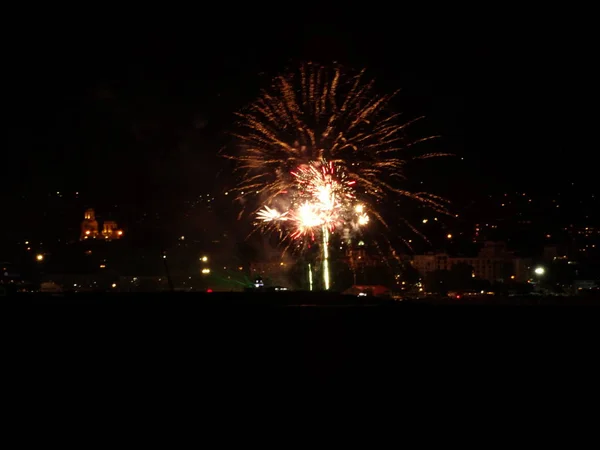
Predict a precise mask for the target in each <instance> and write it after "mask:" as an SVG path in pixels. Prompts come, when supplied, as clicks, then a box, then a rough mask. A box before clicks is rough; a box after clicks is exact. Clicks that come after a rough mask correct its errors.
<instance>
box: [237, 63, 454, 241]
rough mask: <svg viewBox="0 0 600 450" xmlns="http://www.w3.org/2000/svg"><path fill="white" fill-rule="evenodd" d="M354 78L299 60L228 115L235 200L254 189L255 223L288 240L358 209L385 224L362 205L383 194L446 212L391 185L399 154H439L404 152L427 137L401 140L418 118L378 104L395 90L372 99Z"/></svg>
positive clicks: (346, 218) (436, 202)
mask: <svg viewBox="0 0 600 450" xmlns="http://www.w3.org/2000/svg"><path fill="white" fill-rule="evenodd" d="M363 79H364V71H361V72H359V73H358V74H356V75H353V76H349V77H346V76H345V75H344V74H343V73H342V70H341V68H340V67H339V66H334V67H331V68H326V67H322V66H319V65H315V64H305V65H302V66H301V67H300V69H299V71H298V72H293V73H289V74H286V75H281V76H278V77H276V78H275V79H274V80H273V83H272V85H271V88H270V89H266V90H263V91H261V94H260V96H259V97H258V99H257V100H256V101H255V102H254V103H252V104H251V105H250V106H249V107H248V108H247V109H246V110H245V111H243V112H241V113H239V114H238V115H239V117H240V125H241V131H240V132H239V133H237V134H236V136H237V138H238V139H239V142H240V144H241V153H240V154H238V155H236V156H230V158H231V159H234V160H236V161H237V163H238V165H237V170H239V171H242V173H243V181H242V182H241V183H240V185H239V186H238V188H237V190H238V192H239V193H240V195H239V197H238V198H240V197H242V196H247V195H255V196H258V200H259V201H260V202H261V203H262V204H263V205H265V206H264V207H262V209H260V210H259V211H258V213H257V219H258V220H259V226H260V227H262V229H269V228H272V229H278V230H280V232H281V230H282V229H283V228H285V229H287V230H289V232H288V236H290V237H292V238H295V239H298V238H302V237H310V238H311V239H314V236H315V233H316V234H319V233H320V234H321V235H323V241H324V242H325V237H326V239H327V240H328V239H329V234H330V233H332V232H334V231H335V229H336V228H337V227H339V226H340V225H341V224H343V223H350V222H351V223H353V224H354V225H355V226H359V227H362V226H366V225H367V224H368V223H369V215H368V214H367V209H368V212H369V213H370V214H371V215H372V216H373V217H374V218H376V219H377V220H378V221H379V222H381V223H382V224H384V225H385V226H387V224H386V222H385V220H384V218H383V217H382V216H381V215H380V214H379V213H378V212H377V211H376V210H375V209H374V208H373V207H368V205H374V204H376V203H377V202H379V201H380V200H382V199H383V198H384V197H386V196H388V195H390V194H394V195H400V196H404V197H408V198H411V199H413V200H416V201H418V202H422V203H424V204H425V205H427V206H428V207H430V208H432V209H434V210H435V211H438V212H442V213H445V212H447V210H446V205H447V204H446V202H445V200H443V199H441V198H439V197H437V196H435V195H431V194H428V193H424V192H410V191H408V190H404V189H399V188H397V187H395V186H396V185H397V184H398V183H397V182H394V178H399V179H404V175H403V173H402V170H403V168H404V166H405V164H406V163H407V162H408V161H409V160H414V159H424V158H431V157H436V156H442V155H443V154H441V153H429V154H424V155H420V156H409V150H411V148H412V147H414V146H415V145H416V144H418V143H420V142H423V141H426V140H429V139H432V138H433V137H428V138H424V139H419V140H410V139H408V138H407V136H406V129H407V127H409V126H410V125H411V124H412V123H414V122H415V121H417V120H419V119H420V118H417V119H414V120H411V121H409V122H405V123H398V120H399V116H400V115H399V114H392V113H389V112H388V110H387V106H388V104H389V102H390V100H391V99H392V98H393V97H394V95H396V93H393V94H391V95H377V94H375V93H374V92H373V89H372V88H373V81H366V82H365V81H364V80H363ZM275 202H279V203H278V204H279V205H282V203H281V202H283V206H280V207H279V208H276V207H274V206H272V205H273V204H274V203H275ZM280 210H281V212H280ZM411 228H412V229H413V230H414V231H417V230H416V229H415V228H414V227H412V226H411ZM324 245H325V244H324ZM325 250H326V246H325Z"/></svg>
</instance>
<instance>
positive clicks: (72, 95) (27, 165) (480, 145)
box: [2, 18, 590, 209]
mask: <svg viewBox="0 0 600 450" xmlns="http://www.w3.org/2000/svg"><path fill="white" fill-rule="evenodd" d="M357 19H358V18H357ZM358 20H359V22H358V23H360V19H358ZM364 20H365V21H366V22H365V26H356V23H357V22H356V21H355V22H352V23H349V22H347V21H344V20H339V21H338V22H337V23H336V22H329V21H327V20H323V21H322V22H321V23H315V21H298V23H295V22H294V23H289V24H286V27H282V26H281V24H278V23H277V22H268V23H269V24H270V26H269V25H264V26H262V25H261V26H256V25H254V24H253V23H252V20H250V19H248V23H245V24H244V22H243V21H241V24H242V25H239V26H238V25H236V26H233V25H230V26H229V27H228V28H226V29H219V28H218V27H217V28H216V29H217V30H219V31H215V28H214V27H213V28H210V29H208V28H203V29H199V28H202V27H196V28H187V27H184V26H182V27H181V30H179V32H177V33H173V30H172V28H169V29H168V30H167V29H165V30H164V31H160V30H161V27H148V26H146V27H144V28H145V29H140V30H135V31H134V30H131V29H128V28H127V27H124V26H122V25H121V26H115V27H112V26H111V25H110V23H105V24H103V25H95V26H93V27H90V28H88V27H87V26H86V25H81V24H80V25H78V26H77V27H70V26H64V27H62V28H61V30H60V33H59V32H56V33H43V32H41V31H39V32H38V34H36V39H31V40H24V39H23V40H21V41H20V42H19V45H18V46H15V47H14V48H12V49H11V51H10V52H9V54H10V58H11V60H12V61H13V62H14V63H13V64H12V68H11V70H10V74H9V79H10V82H9V83H7V84H6V85H5V89H6V90H7V94H8V95H7V97H6V98H7V101H6V104H5V107H7V108H8V110H9V111H10V118H9V119H8V133H7V138H8V150H7V151H6V152H5V156H4V158H3V159H4V169H5V170H4V176H5V177H6V179H7V181H8V184H7V185H8V186H10V187H9V189H8V190H3V193H2V195H3V197H4V198H3V200H4V201H5V202H7V201H8V202H9V203H8V204H12V205H13V206H14V205H15V203H14V201H15V199H19V198H20V199H23V200H25V199H27V202H26V203H27V205H28V207H36V206H35V205H36V201H37V200H36V199H37V198H42V197H43V196H44V195H46V193H48V192H55V191H60V192H79V193H80V196H84V197H85V198H86V199H87V200H86V201H87V202H88V203H89V204H90V205H92V206H99V205H103V204H106V205H109V204H111V203H113V202H115V203H116V202H117V199H118V202H119V203H120V204H126V205H130V206H131V207H136V208H141V209H143V208H149V207H160V205H164V204H168V203H169V202H170V201H171V200H172V199H173V198H179V197H181V196H186V195H190V196H194V195H196V194H197V193H202V192H204V191H215V190H219V189H224V188H226V187H227V186H229V185H231V183H232V182H233V181H232V179H231V176H230V173H229V172H230V168H229V167H230V166H229V165H228V163H227V162H226V161H224V160H223V159H222V158H219V157H218V156H217V152H218V151H219V150H220V149H222V148H224V147H225V148H228V149H231V148H232V147H231V146H232V139H231V137H230V135H229V133H230V132H231V131H233V130H234V115H233V114H234V112H235V111H237V110H239V109H240V108H242V107H243V106H244V105H246V104H247V103H248V102H250V101H251V100H252V99H254V98H255V97H256V95H257V93H258V90H259V89H260V87H262V86H266V85H267V84H268V83H269V80H270V79H271V78H272V76H274V75H276V74H278V73H280V72H282V71H284V70H285V69H286V68H287V67H292V68H293V67H296V66H297V64H298V63H299V62H303V61H315V62H319V63H324V64H329V63H331V62H332V61H337V62H340V63H342V64H344V65H346V66H348V67H350V68H353V69H360V68H363V67H366V68H367V69H368V74H369V75H370V76H372V77H373V78H375V79H376V81H377V83H376V90H378V91H380V92H389V91H392V90H395V89H397V88H402V89H403V90H402V91H401V93H400V95H399V96H398V97H397V99H396V101H395V104H394V105H393V106H394V108H395V109H396V110H401V111H404V112H405V114H406V117H416V116H420V115H425V116H426V117H427V119H426V120H425V121H424V122H423V123H422V124H421V125H419V126H420V127H421V128H420V129H418V130H417V131H418V132H422V133H425V134H439V135H441V136H442V137H441V139H439V140H438V141H437V142H436V143H435V144H434V146H435V149H439V150H442V151H447V152H451V153H454V154H456V155H457V156H456V157H455V158H452V159H450V160H446V161H434V162H432V163H430V164H428V166H427V167H426V168H424V169H419V171H418V172H415V173H414V177H422V178H423V180H424V182H425V185H426V186H427V188H428V189H429V190H431V191H433V192H436V193H439V194H442V195H444V196H446V197H449V198H450V199H452V200H453V201H458V202H459V203H460V202H461V201H463V200H464V199H465V198H468V197H469V196H470V195H479V194H482V193H487V192H502V191H504V190H510V191H518V190H521V189H528V190H529V189H532V188H533V189H536V190H537V191H538V192H541V193H544V192H547V191H555V190H556V189H560V188H561V186H563V185H564V186H569V185H571V183H572V181H577V183H585V182H586V176H585V174H589V173H590V166H589V165H587V166H586V167H583V168H579V169H577V167H578V166H577V164H576V163H574V162H573V158H572V156H571V154H570V152H571V149H570V148H568V147H566V146H565V144H566V143H567V142H565V141H566V140H567V139H568V138H565V137H563V136H565V135H566V134H568V133H564V132H563V133H561V136H560V138H559V137H558V135H552V136H549V135H548V131H547V130H546V129H545V127H546V126H547V125H551V126H552V127H554V129H555V130H557V126H558V125H559V124H561V123H563V121H561V119H560V118H559V116H558V114H557V115H554V114H553V113H552V112H551V111H549V110H548V107H549V106H550V105H551V104H552V100H551V99H549V98H548V96H549V95H555V96H557V95H560V94H559V93H558V92H559V91H554V92H550V91H545V90H544V89H542V88H541V86H540V85H538V84H535V82H536V80H539V78H538V77H537V76H536V74H538V73H540V71H541V70H543V69H541V68H539V67H538V66H536V65H535V62H534V61H532V59H531V58H529V59H527V58H526V59H523V57H524V56H525V52H523V51H521V52H519V53H518V54H519V57H518V58H517V57H515V54H513V53H511V52H510V48H512V47H511V46H512V45H514V43H513V42H510V43H506V45H505V46H503V45H500V44H499V43H500V42H501V41H499V40H494V41H491V40H488V39H487V38H485V37H484V36H481V39H466V38H465V36H464V33H462V34H460V33H458V32H457V31H456V28H458V27H459V24H458V23H454V22H451V21H447V23H445V25H444V26H443V27H438V25H437V23H430V24H429V25H428V28H427V27H426V28H421V27H419V26H417V25H415V24H413V23H412V22H411V21H409V20H408V19H403V20H399V21H398V22H395V23H391V22H390V23H385V24H381V23H378V22H377V21H372V20H367V19H366V18H365V19H364ZM215 26H216V24H215ZM148 28H151V29H152V30H149V29H148ZM182 30H183V31H182ZM537 56H538V59H540V60H543V61H546V59H545V57H547V56H549V55H546V54H544V53H539V52H538V54H537ZM535 61H537V60H535ZM532 68H535V70H534V71H532V70H531V69H532ZM467 86H469V91H470V93H471V96H472V102H473V103H471V111H472V113H471V115H470V120H469V126H468V127H466V122H465V115H464V102H465V95H466V88H467ZM544 94H546V95H544ZM540 99H543V100H544V101H543V102H540ZM546 118H552V121H551V122H547V121H546V120H545V119H546ZM467 128H468V130H469V131H468V134H469V140H468V141H469V143H468V145H466V142H465V138H464V135H465V132H466V130H467ZM557 133H558V131H557ZM574 170H580V172H579V174H578V175H576V173H574ZM582 174H584V175H583V176H582ZM409 175H411V176H412V174H409ZM571 178H573V180H571ZM548 195H549V194H548ZM11 200H13V202H10V201H11ZM5 204H6V203H5ZM16 204H17V205H18V207H23V203H19V200H17V203H16ZM40 207H43V203H40Z"/></svg>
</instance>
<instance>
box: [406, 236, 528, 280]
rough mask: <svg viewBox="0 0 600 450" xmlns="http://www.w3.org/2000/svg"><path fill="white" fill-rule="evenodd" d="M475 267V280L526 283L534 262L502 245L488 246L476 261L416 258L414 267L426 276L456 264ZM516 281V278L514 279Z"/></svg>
mask: <svg viewBox="0 0 600 450" xmlns="http://www.w3.org/2000/svg"><path fill="white" fill-rule="evenodd" d="M461 263H462V264H467V265H469V266H471V267H473V276H474V277H477V278H481V279H483V280H488V281H505V280H507V279H509V278H510V277H511V276H514V277H515V278H514V279H515V280H516V281H526V280H527V278H528V277H529V274H530V270H529V269H530V265H531V260H528V259H523V258H517V257H515V256H514V254H513V253H512V252H508V251H507V250H506V246H505V244H504V243H501V242H486V243H485V244H484V247H483V248H482V249H481V250H480V251H479V254H478V255H477V256H476V257H462V256H457V257H452V256H449V255H447V254H446V253H430V254H426V255H414V257H413V260H412V265H413V267H414V268H415V269H417V270H418V271H419V273H421V274H422V275H427V274H428V273H430V272H433V271H436V270H451V269H452V266H454V265H455V264H461ZM510 279H513V278H510Z"/></svg>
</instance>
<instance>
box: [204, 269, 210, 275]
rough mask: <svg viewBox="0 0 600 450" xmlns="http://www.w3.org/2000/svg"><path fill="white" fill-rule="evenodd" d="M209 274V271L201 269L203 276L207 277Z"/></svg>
mask: <svg viewBox="0 0 600 450" xmlns="http://www.w3.org/2000/svg"><path fill="white" fill-rule="evenodd" d="M209 273H210V269H202V274H203V275H208V274H209Z"/></svg>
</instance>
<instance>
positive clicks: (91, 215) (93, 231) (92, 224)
mask: <svg viewBox="0 0 600 450" xmlns="http://www.w3.org/2000/svg"><path fill="white" fill-rule="evenodd" d="M97 237H98V221H97V220H96V213H95V212H94V210H93V209H92V208H90V209H88V210H86V212H85V214H84V219H83V222H81V237H80V239H81V240H82V241H83V240H84V239H95V238H97Z"/></svg>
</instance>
